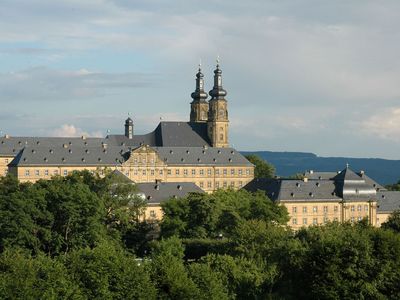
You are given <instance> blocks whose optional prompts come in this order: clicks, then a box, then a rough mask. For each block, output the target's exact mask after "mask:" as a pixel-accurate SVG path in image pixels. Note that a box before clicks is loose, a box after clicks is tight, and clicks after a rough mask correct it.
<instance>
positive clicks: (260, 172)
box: [245, 154, 275, 178]
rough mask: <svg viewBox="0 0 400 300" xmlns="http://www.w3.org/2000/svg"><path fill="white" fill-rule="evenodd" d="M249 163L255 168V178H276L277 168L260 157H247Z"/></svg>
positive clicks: (252, 155) (251, 155) (250, 155)
mask: <svg viewBox="0 0 400 300" xmlns="http://www.w3.org/2000/svg"><path fill="white" fill-rule="evenodd" d="M245 157H246V158H247V160H248V161H249V162H251V163H252V164H253V165H254V166H255V168H254V177H255V178H274V176H275V167H274V166H273V165H271V164H270V163H268V162H267V161H266V160H264V159H262V158H261V157H259V156H258V155H255V154H249V155H246V156H245Z"/></svg>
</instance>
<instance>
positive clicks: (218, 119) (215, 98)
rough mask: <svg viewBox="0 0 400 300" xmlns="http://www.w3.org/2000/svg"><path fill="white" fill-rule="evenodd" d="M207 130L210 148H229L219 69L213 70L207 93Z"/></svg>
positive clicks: (223, 92)
mask: <svg viewBox="0 0 400 300" xmlns="http://www.w3.org/2000/svg"><path fill="white" fill-rule="evenodd" d="M209 94H210V96H211V100H210V101H209V110H208V122H207V127H208V128H207V130H208V137H209V139H210V141H211V146H212V147H229V143H228V124H229V120H228V102H227V101H226V100H225V96H226V94H227V93H226V91H225V90H224V89H223V88H222V71H221V69H220V68H219V60H217V68H216V69H215V70H214V87H213V89H212V90H211V91H210V92H209Z"/></svg>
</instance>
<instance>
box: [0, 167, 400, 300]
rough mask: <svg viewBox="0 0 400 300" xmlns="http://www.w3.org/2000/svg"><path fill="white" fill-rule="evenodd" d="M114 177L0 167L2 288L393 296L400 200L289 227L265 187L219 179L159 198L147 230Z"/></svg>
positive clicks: (118, 295)
mask: <svg viewBox="0 0 400 300" xmlns="http://www.w3.org/2000/svg"><path fill="white" fill-rule="evenodd" d="M120 179H121V178H120V177H118V176H117V175H116V174H115V173H109V174H107V175H106V176H105V177H104V178H100V177H99V176H97V175H92V174H90V173H89V172H74V173H73V174H71V175H70V176H67V177H64V178H61V177H55V178H53V179H52V180H50V181H38V182H37V183H34V184H29V183H27V184H20V183H18V181H17V180H16V179H15V178H13V177H12V176H7V177H4V178H1V179H0V298H1V299H400V285H399V282H400V235H399V231H400V212H395V213H394V214H393V215H392V216H391V217H390V218H389V220H388V222H386V223H385V224H383V226H382V227H383V228H374V227H372V226H371V225H369V224H368V222H367V220H364V221H362V222H359V223H357V224H354V225H352V224H350V223H346V224H339V223H329V224H327V225H325V226H313V227H310V228H307V229H306V228H303V229H301V230H300V231H298V232H293V231H291V230H290V229H289V228H287V227H286V225H285V224H286V222H287V220H288V213H287V211H286V209H285V208H284V207H282V206H279V205H276V204H274V203H273V202H272V201H270V200H269V199H268V198H267V197H266V196H265V194H264V193H262V192H257V193H254V194H252V193H249V192H246V191H243V190H242V191H237V192H235V191H232V190H228V191H222V190H220V191H217V192H216V193H214V194H212V195H207V194H191V195H189V196H188V197H186V198H183V199H171V200H170V201H168V202H166V203H165V204H164V205H163V209H164V213H165V218H164V220H163V221H162V223H161V239H160V240H158V241H152V242H150V239H151V236H153V234H154V232H153V231H154V229H155V227H154V226H153V224H147V223H142V222H140V220H139V215H140V214H141V213H142V211H143V209H144V207H145V203H144V201H143V200H142V199H139V198H138V199H137V198H135V197H133V195H134V194H135V188H134V187H133V185H131V184H127V183H126V182H123V181H120ZM156 225H157V224H156ZM150 233H151V234H150ZM149 242H150V243H149ZM148 253H149V256H147V254H148ZM136 255H141V256H142V257H141V258H136Z"/></svg>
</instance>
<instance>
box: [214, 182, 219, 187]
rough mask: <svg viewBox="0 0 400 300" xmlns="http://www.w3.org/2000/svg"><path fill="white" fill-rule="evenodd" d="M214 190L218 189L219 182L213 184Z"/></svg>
mask: <svg viewBox="0 0 400 300" xmlns="http://www.w3.org/2000/svg"><path fill="white" fill-rule="evenodd" d="M215 188H216V189H219V181H217V182H215Z"/></svg>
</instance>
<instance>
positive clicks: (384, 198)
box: [377, 191, 400, 213]
mask: <svg viewBox="0 0 400 300" xmlns="http://www.w3.org/2000/svg"><path fill="white" fill-rule="evenodd" d="M377 205H378V212H380V213H391V212H393V211H394V210H397V209H400V192H397V191H382V192H377Z"/></svg>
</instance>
